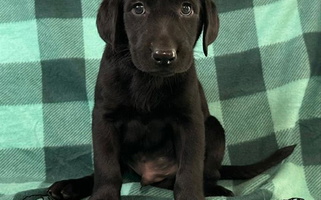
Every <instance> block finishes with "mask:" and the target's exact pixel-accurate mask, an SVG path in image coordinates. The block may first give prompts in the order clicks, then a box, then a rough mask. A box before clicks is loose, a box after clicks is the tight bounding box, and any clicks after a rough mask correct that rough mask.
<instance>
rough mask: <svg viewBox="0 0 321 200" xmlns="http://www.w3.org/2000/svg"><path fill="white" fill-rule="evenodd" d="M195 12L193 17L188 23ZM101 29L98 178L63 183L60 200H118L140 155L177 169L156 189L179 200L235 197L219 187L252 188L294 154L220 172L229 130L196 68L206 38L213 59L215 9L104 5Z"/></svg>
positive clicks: (160, 3)
mask: <svg viewBox="0 0 321 200" xmlns="http://www.w3.org/2000/svg"><path fill="white" fill-rule="evenodd" d="M186 2H187V4H186ZM142 5H143V8H144V9H145V10H143V11H145V13H143V14H140V11H141V10H142ZM186 6H187V7H186ZM188 6H190V7H191V8H192V13H191V14H189V15H186V14H184V13H183V11H184V12H187V11H188ZM184 9H185V10H184ZM186 9H187V11H186ZM97 26H98V31H99V34H100V36H101V37H102V38H103V39H104V40H105V41H106V43H107V47H106V49H105V52H104V54H103V57H102V60H101V66H100V71H99V75H98V79H97V84H96V91H95V106H94V110H93V127H92V132H93V147H94V175H90V176H87V177H84V178H80V179H74V180H65V181H59V182H56V183H55V184H53V185H52V186H51V187H50V188H49V194H50V195H51V196H52V197H54V198H55V199H80V198H83V197H86V196H89V195H91V199H92V200H94V199H95V200H96V199H108V200H119V199H120V188H121V184H122V175H123V174H124V172H125V171H127V170H128V166H127V164H128V163H130V162H133V158H135V155H137V153H143V154H146V155H148V156H149V157H157V156H166V157H169V158H170V159H173V160H175V162H176V163H177V166H178V170H177V172H176V174H175V176H172V177H167V178H166V179H164V180H163V181H161V182H156V183H153V184H152V185H154V186H158V187H163V188H169V189H173V190H174V196H175V199H176V200H189V199H190V200H196V199H197V200H203V199H204V196H210V195H211V196H215V195H224V196H232V195H233V193H232V192H231V191H229V190H227V189H225V188H223V187H221V186H218V185H217V184H216V182H217V180H218V179H220V178H241V179H243V178H251V177H253V176H255V175H257V174H259V173H261V172H263V171H264V170H266V169H268V168H270V167H271V166H273V165H276V164H277V163H279V162H281V161H282V160H283V159H284V158H286V157H287V156H288V155H290V154H291V152H292V151H293V148H294V147H293V146H292V147H287V148H284V149H281V150H278V151H277V152H276V153H275V154H273V155H272V156H271V157H269V158H268V159H266V160H264V161H262V162H260V163H257V164H254V165H249V166H243V167H240V166H239V167H237V166H234V167H233V166H226V167H225V166H223V167H221V162H222V160H223V155H224V150H225V135H224V130H223V128H222V126H221V125H220V123H219V122H218V120H217V119H216V118H215V117H213V116H211V115H210V113H209V110H208V106H207V102H206V99H205V95H204V92H203V89H202V86H201V84H200V82H199V81H198V79H197V75H196V71H195V65H194V58H193V48H194V46H195V43H196V41H197V39H198V38H199V36H200V34H201V32H202V31H203V49H204V53H205V55H206V54H207V46H208V45H209V44H211V43H212V42H213V41H214V40H215V38H216V36H217V33H218V26H219V25H218V17H217V12H216V8H215V5H214V3H213V2H212V1H210V0H187V1H186V0H142V1H135V0H104V1H103V2H102V4H101V7H100V9H99V12H98V16H97Z"/></svg>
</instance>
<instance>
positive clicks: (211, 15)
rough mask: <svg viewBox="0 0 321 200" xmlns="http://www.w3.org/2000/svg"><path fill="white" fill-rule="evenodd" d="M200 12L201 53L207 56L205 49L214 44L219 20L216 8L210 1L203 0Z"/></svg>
mask: <svg viewBox="0 0 321 200" xmlns="http://www.w3.org/2000/svg"><path fill="white" fill-rule="evenodd" d="M202 10H203V13H202V18H203V19H202V21H203V52H204V54H205V56H207V47H208V45H210V44H211V43H213V42H214V40H215V39H216V37H217V34H218V27H219V19H218V14H217V10H216V6H215V4H214V2H213V1H212V0H204V1H203V9H202Z"/></svg>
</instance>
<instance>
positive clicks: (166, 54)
mask: <svg viewBox="0 0 321 200" xmlns="http://www.w3.org/2000/svg"><path fill="white" fill-rule="evenodd" d="M176 57H177V56H176V50H174V49H171V50H159V49H157V50H155V51H153V53H152V58H153V59H154V61H155V62H156V63H157V64H161V65H169V64H171V63H172V62H173V61H174V60H176Z"/></svg>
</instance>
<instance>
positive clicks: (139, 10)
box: [132, 3, 146, 15]
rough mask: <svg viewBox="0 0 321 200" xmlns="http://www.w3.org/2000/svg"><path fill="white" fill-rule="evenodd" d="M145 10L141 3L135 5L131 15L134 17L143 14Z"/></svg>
mask: <svg viewBox="0 0 321 200" xmlns="http://www.w3.org/2000/svg"><path fill="white" fill-rule="evenodd" d="M145 12H146V10H145V7H144V5H143V4H142V3H136V4H135V5H134V6H133V8H132V13H133V14H135V15H142V14H145Z"/></svg>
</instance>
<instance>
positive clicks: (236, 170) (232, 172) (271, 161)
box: [219, 145, 296, 179]
mask: <svg viewBox="0 0 321 200" xmlns="http://www.w3.org/2000/svg"><path fill="white" fill-rule="evenodd" d="M295 147H296V145H292V146H287V147H284V148H281V149H279V150H277V151H276V152H274V153H273V154H272V155H270V156H269V157H268V158H266V159H264V160H262V161H260V162H257V163H254V164H251V165H244V166H237V165H235V166H222V167H221V169H220V170H219V171H220V173H221V178H220V179H250V178H253V177H255V176H257V175H259V174H261V173H262V172H264V171H265V170H267V169H269V168H271V167H273V166H275V165H277V164H279V163H280V162H282V160H284V159H285V158H287V157H288V156H289V155H291V153H292V152H293V151H294V148H295Z"/></svg>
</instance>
